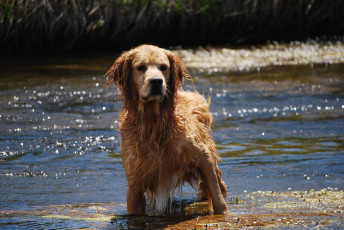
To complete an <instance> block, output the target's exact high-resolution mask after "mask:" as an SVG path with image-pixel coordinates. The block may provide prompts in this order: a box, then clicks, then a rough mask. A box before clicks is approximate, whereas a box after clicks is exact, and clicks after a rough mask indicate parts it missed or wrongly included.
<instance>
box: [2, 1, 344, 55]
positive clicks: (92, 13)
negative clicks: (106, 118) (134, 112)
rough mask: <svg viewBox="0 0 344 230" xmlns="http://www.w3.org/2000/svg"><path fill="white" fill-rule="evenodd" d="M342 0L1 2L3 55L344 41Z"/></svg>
mask: <svg viewBox="0 0 344 230" xmlns="http://www.w3.org/2000/svg"><path fill="white" fill-rule="evenodd" d="M343 33H344V1H342V0H331V1H323V0H260V1H258V0H247V1H242V0H231V1H230V0H226V1H220V0H199V1H196V0H173V1H167V0H131V1H130V0H93V1H91V0H44V1H43V0H32V1H27V0H0V54H1V55H2V56H4V55H5V54H8V53H35V52H43V53H44V52H46V53H56V52H66V51H70V50H72V51H75V50H77V51H85V50H97V49H118V50H122V49H123V48H124V47H131V46H134V45H137V44H140V43H154V44H158V45H162V46H171V45H172V46H174V45H187V46H197V45H207V44H240V43H257V42H265V41H266V40H280V41H281V40H283V41H289V40H296V39H297V40H299V39H305V38H308V37H321V36H336V35H338V36H343V35H344V34H343Z"/></svg>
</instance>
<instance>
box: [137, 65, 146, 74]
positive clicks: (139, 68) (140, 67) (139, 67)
mask: <svg viewBox="0 0 344 230" xmlns="http://www.w3.org/2000/svg"><path fill="white" fill-rule="evenodd" d="M136 69H137V70H138V71H141V72H144V71H146V69H147V67H146V66H145V65H139V66H138V67H137V68H136Z"/></svg>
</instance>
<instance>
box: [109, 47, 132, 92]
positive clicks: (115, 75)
mask: <svg viewBox="0 0 344 230" xmlns="http://www.w3.org/2000/svg"><path fill="white" fill-rule="evenodd" d="M132 56H133V55H132V54H131V52H130V51H129V52H124V53H123V54H122V55H121V56H119V57H118V58H117V59H116V60H115V62H114V64H113V65H112V66H111V68H110V69H109V70H108V71H107V73H106V76H107V77H106V85H108V84H109V83H110V82H112V81H113V82H115V85H116V87H117V90H118V91H119V92H120V93H122V94H123V95H124V97H126V96H127V95H126V94H129V89H130V86H129V84H130V75H131V62H132V59H133V58H132Z"/></svg>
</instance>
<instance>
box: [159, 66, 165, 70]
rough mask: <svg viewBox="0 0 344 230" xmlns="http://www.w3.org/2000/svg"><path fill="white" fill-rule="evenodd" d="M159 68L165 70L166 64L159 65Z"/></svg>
mask: <svg viewBox="0 0 344 230" xmlns="http://www.w3.org/2000/svg"><path fill="white" fill-rule="evenodd" d="M159 69H160V70H161V71H165V70H167V66H166V65H161V66H160V68H159Z"/></svg>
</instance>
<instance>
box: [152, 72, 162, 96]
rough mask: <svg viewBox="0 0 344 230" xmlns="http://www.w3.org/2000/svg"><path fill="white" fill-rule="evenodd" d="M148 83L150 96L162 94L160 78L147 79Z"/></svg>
mask: <svg viewBox="0 0 344 230" xmlns="http://www.w3.org/2000/svg"><path fill="white" fill-rule="evenodd" d="M149 83H150V86H151V90H150V94H151V95H152V96H154V95H161V94H162V83H163V80H162V78H160V77H153V78H151V79H149Z"/></svg>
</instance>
